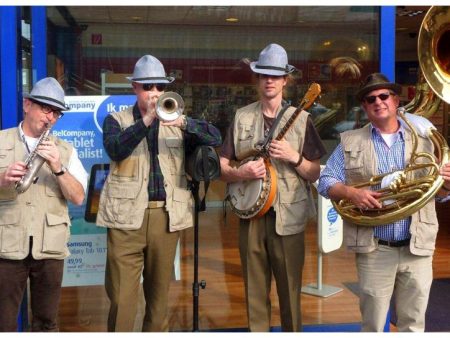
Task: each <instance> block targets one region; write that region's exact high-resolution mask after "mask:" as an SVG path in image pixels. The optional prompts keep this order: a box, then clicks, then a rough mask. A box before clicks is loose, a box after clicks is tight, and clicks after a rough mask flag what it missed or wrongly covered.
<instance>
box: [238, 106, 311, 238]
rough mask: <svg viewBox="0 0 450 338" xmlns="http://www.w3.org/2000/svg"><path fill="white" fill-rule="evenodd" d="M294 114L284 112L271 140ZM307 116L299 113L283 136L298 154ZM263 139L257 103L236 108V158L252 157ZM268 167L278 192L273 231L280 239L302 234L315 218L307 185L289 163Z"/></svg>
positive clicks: (301, 147) (276, 162) (292, 109)
mask: <svg viewBox="0 0 450 338" xmlns="http://www.w3.org/2000/svg"><path fill="white" fill-rule="evenodd" d="M294 111H295V108H294V107H289V109H288V110H287V111H286V112H285V113H284V115H283V117H282V119H281V121H280V123H279V124H278V126H277V128H276V130H275V133H274V134H273V135H274V138H275V137H276V136H277V135H278V133H279V132H280V130H281V129H282V128H283V126H285V125H286V123H287V121H288V119H289V117H290V116H291V115H292V114H293V112H294ZM308 116H309V113H307V112H306V111H302V113H301V114H300V115H299V116H298V117H297V119H296V120H295V122H294V124H293V125H292V126H291V128H290V129H289V130H288V132H287V133H286V134H285V137H284V138H285V140H286V141H288V142H289V143H290V145H291V146H292V148H293V149H295V150H298V151H299V152H300V153H302V149H303V144H304V140H305V130H306V122H307V119H308ZM263 138H264V117H263V112H262V108H261V103H260V102H259V101H258V102H254V103H252V104H250V105H248V106H246V107H243V108H241V109H238V110H237V112H236V116H235V124H234V145H235V152H236V158H237V159H238V160H239V161H242V160H244V159H246V158H247V157H249V156H251V155H252V154H254V146H255V144H256V143H257V142H258V141H260V140H262V139H263ZM271 164H272V165H273V166H274V167H275V170H276V173H277V187H278V189H277V192H276V198H275V200H274V202H273V205H272V206H273V208H274V209H275V212H276V232H277V234H279V235H282V236H283V235H293V234H297V233H299V232H302V231H304V229H305V227H306V224H307V223H308V221H309V220H310V219H311V218H313V217H316V210H315V206H314V199H313V196H312V192H311V187H310V184H309V183H308V182H307V181H306V180H304V179H303V178H302V177H301V176H300V175H299V174H298V173H297V172H296V171H295V169H294V167H293V165H292V164H290V163H286V162H284V161H278V160H274V159H272V160H271Z"/></svg>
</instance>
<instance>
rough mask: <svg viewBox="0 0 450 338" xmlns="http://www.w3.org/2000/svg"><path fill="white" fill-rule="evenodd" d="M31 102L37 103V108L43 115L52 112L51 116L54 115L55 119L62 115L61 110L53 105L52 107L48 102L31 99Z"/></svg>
mask: <svg viewBox="0 0 450 338" xmlns="http://www.w3.org/2000/svg"><path fill="white" fill-rule="evenodd" d="M32 102H33V103H34V104H36V105H38V106H39V108H41V110H42V112H43V113H44V114H45V115H47V114H50V113H53V117H54V118H55V119H59V118H61V117H63V116H64V113H63V112H61V110H59V109H56V108H54V107H52V106H49V105H48V104H45V103H40V102H36V101H32Z"/></svg>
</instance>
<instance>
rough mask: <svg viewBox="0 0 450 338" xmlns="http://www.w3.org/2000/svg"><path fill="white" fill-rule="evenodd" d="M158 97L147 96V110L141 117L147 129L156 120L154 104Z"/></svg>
mask: <svg viewBox="0 0 450 338" xmlns="http://www.w3.org/2000/svg"><path fill="white" fill-rule="evenodd" d="M158 97H159V95H154V94H153V95H149V97H148V101H147V110H146V111H145V113H144V115H143V116H142V120H143V122H144V124H145V125H146V126H147V127H148V126H149V125H151V124H152V122H153V120H154V119H155V118H156V102H157V101H158Z"/></svg>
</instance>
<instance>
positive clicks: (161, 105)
mask: <svg viewBox="0 0 450 338" xmlns="http://www.w3.org/2000/svg"><path fill="white" fill-rule="evenodd" d="M183 111H184V101H183V98H182V97H181V96H180V95H179V94H177V93H175V92H166V93H164V94H162V95H161V96H160V97H159V98H158V101H157V102H156V115H157V116H158V118H159V119H160V120H161V121H164V122H169V121H174V120H176V119H177V118H179V117H180V116H181V115H182V114H183Z"/></svg>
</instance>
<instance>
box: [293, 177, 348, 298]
mask: <svg viewBox="0 0 450 338" xmlns="http://www.w3.org/2000/svg"><path fill="white" fill-rule="evenodd" d="M314 186H315V187H316V188H317V183H314ZM317 198H318V202H317V204H318V207H317V208H318V212H317V215H318V220H317V228H318V234H317V241H318V247H319V250H317V283H313V284H308V285H307V286H304V287H302V292H303V293H306V294H310V295H314V296H320V297H329V296H331V295H334V294H336V293H338V292H340V291H342V289H341V288H338V287H335V286H331V285H325V284H322V254H324V253H329V252H332V251H334V250H337V249H339V248H340V247H341V245H342V240H343V223H342V218H341V216H339V214H338V213H337V212H336V209H334V207H333V204H332V203H331V201H330V200H329V199H327V198H324V197H322V196H321V195H319V194H318V197H317Z"/></svg>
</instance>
